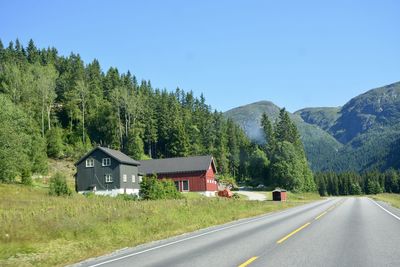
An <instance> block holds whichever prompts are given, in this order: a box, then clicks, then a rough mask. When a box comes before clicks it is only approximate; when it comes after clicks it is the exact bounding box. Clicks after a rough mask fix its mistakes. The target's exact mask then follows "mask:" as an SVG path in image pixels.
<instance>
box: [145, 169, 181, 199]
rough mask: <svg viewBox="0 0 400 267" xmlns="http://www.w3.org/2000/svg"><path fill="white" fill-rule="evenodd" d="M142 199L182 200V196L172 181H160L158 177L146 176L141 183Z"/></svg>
mask: <svg viewBox="0 0 400 267" xmlns="http://www.w3.org/2000/svg"><path fill="white" fill-rule="evenodd" d="M140 197H141V198H142V199H146V200H155V199H180V198H182V195H181V193H180V192H178V190H176V187H175V184H174V183H173V181H171V180H166V179H163V180H159V179H157V177H156V176H154V175H153V176H145V177H143V180H142V182H141V183H140Z"/></svg>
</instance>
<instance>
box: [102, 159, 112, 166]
mask: <svg viewBox="0 0 400 267" xmlns="http://www.w3.org/2000/svg"><path fill="white" fill-rule="evenodd" d="M101 165H102V166H103V167H105V166H110V165H111V159H110V158H103V161H102V162H101Z"/></svg>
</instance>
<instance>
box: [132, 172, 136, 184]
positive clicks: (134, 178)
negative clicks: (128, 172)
mask: <svg viewBox="0 0 400 267" xmlns="http://www.w3.org/2000/svg"><path fill="white" fill-rule="evenodd" d="M132 183H136V175H134V174H132Z"/></svg>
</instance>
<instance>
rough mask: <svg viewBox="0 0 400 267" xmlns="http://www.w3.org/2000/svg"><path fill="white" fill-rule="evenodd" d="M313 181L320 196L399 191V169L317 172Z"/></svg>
mask: <svg viewBox="0 0 400 267" xmlns="http://www.w3.org/2000/svg"><path fill="white" fill-rule="evenodd" d="M315 182H316V184H317V186H318V192H319V194H320V195H321V196H327V195H329V196H346V195H362V194H379V193H400V171H399V170H395V169H389V170H387V171H385V172H383V173H382V172H379V171H378V170H373V171H369V172H364V173H362V174H359V173H357V172H343V173H334V172H324V173H317V174H316V175H315Z"/></svg>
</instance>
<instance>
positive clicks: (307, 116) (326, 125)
mask: <svg viewBox="0 0 400 267" xmlns="http://www.w3.org/2000/svg"><path fill="white" fill-rule="evenodd" d="M340 109H341V108H340V107H336V108H305V109H301V110H299V111H296V112H295V114H296V115H299V116H300V117H301V118H302V119H303V120H304V121H305V122H307V123H309V124H313V125H316V126H318V127H319V128H321V129H322V130H324V131H327V130H329V129H330V128H331V127H332V126H333V125H334V124H335V122H336V120H337V119H338V118H339V117H340Z"/></svg>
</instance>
